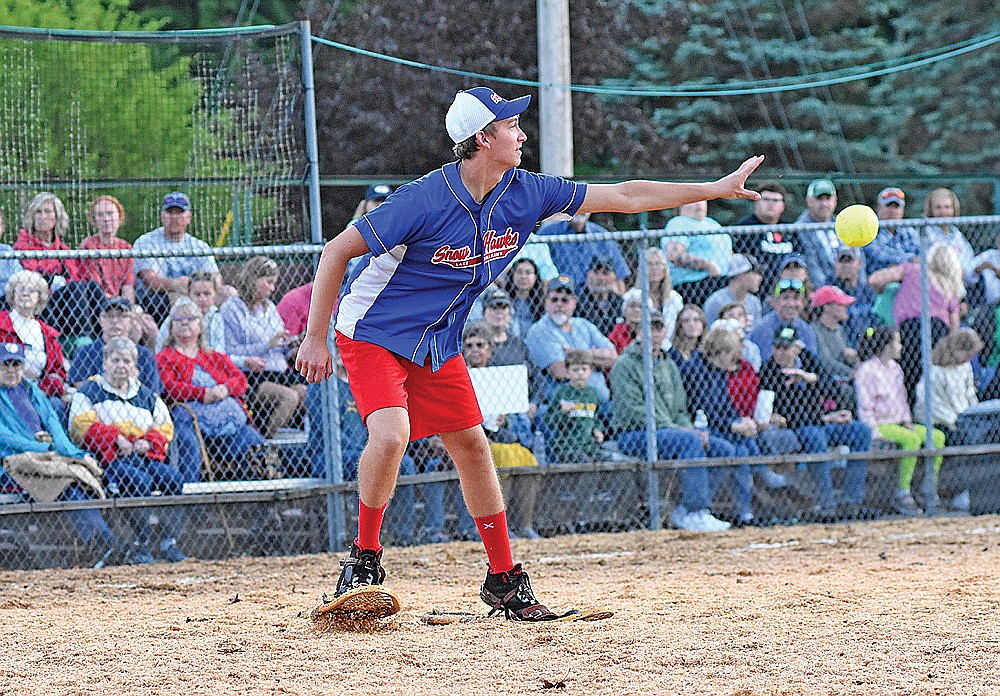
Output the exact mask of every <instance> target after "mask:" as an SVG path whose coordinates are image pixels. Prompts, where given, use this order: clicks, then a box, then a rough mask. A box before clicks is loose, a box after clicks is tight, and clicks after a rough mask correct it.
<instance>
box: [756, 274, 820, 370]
mask: <svg viewBox="0 0 1000 696" xmlns="http://www.w3.org/2000/svg"><path fill="white" fill-rule="evenodd" d="M767 301H768V302H769V303H770V305H771V307H772V309H774V311H773V312H768V313H767V314H765V315H764V318H763V319H761V320H760V322H758V323H757V325H756V326H754V329H753V332H752V333H751V334H750V340H751V341H753V342H754V343H756V344H757V347H758V348H760V357H761V360H763V361H764V362H767V361H768V359H769V358H770V357H771V351H772V350H773V349H774V332H775V331H776V330H777V328H778V327H779V326H794V327H795V330H796V332H797V333H798V336H799V339H800V340H801V341H802V342H803V343H804V344H805V347H806V348H807V349H808V350H809V351H810V352H811V353H812V354H813V355H816V354H817V353H818V352H819V347H818V345H817V343H816V332H815V331H814V330H813V327H812V326H810V325H809V323H808V322H806V321H805V320H803V319H802V316H801V314H802V310H803V308H805V303H806V286H805V283H804V282H803V281H801V280H799V279H798V278H782V279H781V280H779V281H778V282H777V283H775V284H774V290H773V292H772V293H771V296H770V297H768V298H767Z"/></svg>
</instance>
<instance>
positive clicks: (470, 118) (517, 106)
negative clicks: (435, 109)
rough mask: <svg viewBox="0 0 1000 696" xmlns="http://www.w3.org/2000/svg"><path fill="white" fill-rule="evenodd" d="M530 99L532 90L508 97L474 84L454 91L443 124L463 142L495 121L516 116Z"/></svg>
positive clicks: (451, 134) (450, 133) (458, 141)
mask: <svg viewBox="0 0 1000 696" xmlns="http://www.w3.org/2000/svg"><path fill="white" fill-rule="evenodd" d="M530 102H531V95H530V94H527V95H525V96H523V97H518V98H517V99H511V100H507V99H504V98H503V97H501V96H500V95H499V94H497V93H496V92H494V91H493V90H492V89H490V88H489V87H473V88H472V89H467V90H464V91H462V92H458V93H457V94H456V95H455V100H454V101H453V102H452V103H451V106H449V107H448V113H447V114H446V115H445V117H444V125H445V128H447V129H448V135H449V136H450V137H451V139H452V141H453V142H455V143H460V142H462V141H463V140H466V139H467V138H471V137H472V136H473V135H475V134H476V133H478V132H479V131H481V130H482V129H483V128H485V127H486V126H488V125H489V124H491V123H493V122H494V121H502V120H503V119H505V118H510V117H511V116H517V115H518V114H520V113H522V112H523V111H524V110H525V109H527V108H528V104H529V103H530Z"/></svg>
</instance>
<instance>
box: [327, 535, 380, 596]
mask: <svg viewBox="0 0 1000 696" xmlns="http://www.w3.org/2000/svg"><path fill="white" fill-rule="evenodd" d="M340 567H341V568H342V570H341V571H340V579H339V580H338V581H337V589H336V590H335V591H334V594H333V596H334V597H339V596H340V595H342V594H344V593H345V592H349V591H350V590H353V589H355V588H357V587H361V586H362V585H381V584H382V582H383V581H384V580H385V571H384V570H382V549H379V550H378V551H372V550H371V549H361V547H359V546H358V545H357V544H351V555H350V556H348V557H347V558H344V559H342V560H341V561H340Z"/></svg>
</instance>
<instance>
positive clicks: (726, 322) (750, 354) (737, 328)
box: [712, 302, 763, 370]
mask: <svg viewBox="0 0 1000 696" xmlns="http://www.w3.org/2000/svg"><path fill="white" fill-rule="evenodd" d="M719 322H723V323H721V324H720V323H719ZM752 327H753V317H751V316H750V315H749V314H748V313H747V309H746V307H744V306H743V305H742V304H740V303H739V302H730V303H728V304H725V305H723V306H722V308H721V309H719V318H718V319H716V320H715V321H713V322H712V328H713V329H714V328H724V329H728V330H730V331H734V332H735V333H736V335H737V336H739V337H740V339H741V340H742V341H743V359H744V360H746V361H747V362H748V363H750V365H751V366H752V367H753V369H754V370H760V365H761V362H763V361H762V360H761V359H760V348H758V347H757V344H756V343H754V342H753V341H751V340H750V329H751V328H752Z"/></svg>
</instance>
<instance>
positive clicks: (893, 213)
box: [864, 186, 920, 274]
mask: <svg viewBox="0 0 1000 696" xmlns="http://www.w3.org/2000/svg"><path fill="white" fill-rule="evenodd" d="M905 210H906V194H905V193H904V192H903V191H902V189H898V188H896V187H894V186H890V187H888V188H884V189H882V190H881V191H880V192H879V194H878V196H876V197H875V213H876V214H877V215H878V218H879V220H887V221H892V220H902V219H903V214H904V212H905ZM864 249H865V262H866V263H867V266H868V273H869V274H872V273H874V272H875V271H880V270H882V269H883V268H888V267H889V266H898V265H899V264H901V263H906V262H908V261H913V260H914V259H916V258H917V257H919V256H920V234H919V232H918V231H917V230H916V228H914V227H912V226H910V225H901V224H891V225H883V226H881V227H880V229H879V233H878V236H877V237H875V240H874V241H872V243H871V244H869V245H868V246H866V247H865V248H864Z"/></svg>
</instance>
